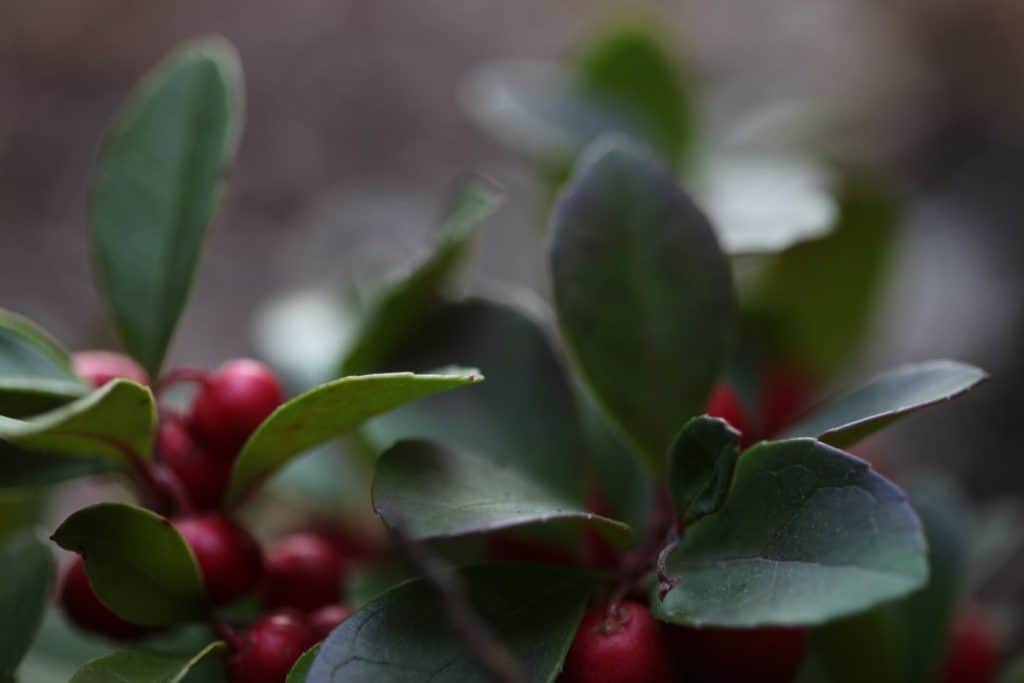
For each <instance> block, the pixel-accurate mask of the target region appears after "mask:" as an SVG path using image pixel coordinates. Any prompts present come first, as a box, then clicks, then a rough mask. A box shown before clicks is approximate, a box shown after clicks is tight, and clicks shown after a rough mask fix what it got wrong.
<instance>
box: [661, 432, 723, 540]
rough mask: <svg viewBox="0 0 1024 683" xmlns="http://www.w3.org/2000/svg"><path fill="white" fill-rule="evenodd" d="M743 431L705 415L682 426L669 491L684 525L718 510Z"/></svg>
mask: <svg viewBox="0 0 1024 683" xmlns="http://www.w3.org/2000/svg"><path fill="white" fill-rule="evenodd" d="M739 455H740V433H739V432H738V431H736V430H735V429H733V428H732V427H731V426H730V425H729V423H728V422H726V421H725V420H720V419H718V418H715V417H708V416H707V415H702V416H700V417H695V418H692V419H691V420H690V421H689V422H687V423H686V424H685V425H683V428H682V429H681V430H679V434H678V435H677V436H676V438H675V441H674V442H673V443H672V447H671V448H670V449H669V456H668V457H669V475H668V481H669V491H670V493H671V494H672V504H673V505H674V506H675V511H676V515H678V516H679V518H680V520H681V521H682V523H683V526H684V527H686V526H689V525H690V524H692V523H693V522H696V521H697V520H698V519H700V518H702V517H707V516H708V515H711V514H714V513H716V512H718V511H719V510H720V509H721V508H722V506H723V505H724V504H725V499H726V497H727V496H728V495H729V487H731V486H732V477H733V473H734V472H735V471H736V461H737V459H738V458H739Z"/></svg>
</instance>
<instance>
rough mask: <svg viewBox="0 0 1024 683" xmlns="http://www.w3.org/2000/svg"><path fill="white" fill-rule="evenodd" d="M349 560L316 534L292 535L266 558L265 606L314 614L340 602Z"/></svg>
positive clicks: (276, 544) (271, 550)
mask: <svg viewBox="0 0 1024 683" xmlns="http://www.w3.org/2000/svg"><path fill="white" fill-rule="evenodd" d="M344 571H345V560H344V558H343V557H342V556H341V553H339V552H338V551H337V549H336V548H335V546H334V544H332V543H331V542H330V541H328V540H326V539H324V538H321V537H320V536H317V535H316V534H292V535H291V536H286V537H284V538H282V539H281V540H280V541H278V542H277V543H275V544H274V545H273V546H271V548H270V550H268V551H267V555H266V580H265V582H264V586H263V604H264V606H266V607H268V608H274V607H294V608H295V609H300V610H303V611H310V610H314V609H317V608H318V607H323V606H324V605H329V604H331V603H333V602H338V600H339V599H340V598H341V580H342V574H343V573H344Z"/></svg>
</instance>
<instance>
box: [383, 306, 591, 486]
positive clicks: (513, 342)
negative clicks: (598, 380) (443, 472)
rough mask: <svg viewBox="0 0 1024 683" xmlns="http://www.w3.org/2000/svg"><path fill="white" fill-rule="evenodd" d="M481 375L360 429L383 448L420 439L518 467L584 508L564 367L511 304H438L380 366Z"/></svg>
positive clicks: (543, 337) (536, 329)
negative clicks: (460, 367)
mask: <svg viewBox="0 0 1024 683" xmlns="http://www.w3.org/2000/svg"><path fill="white" fill-rule="evenodd" d="M450 363H465V364H467V365H472V366H473V367H478V368H480V369H481V370H482V371H483V373H484V374H485V375H486V376H487V381H486V382H483V383H481V384H478V385H475V386H472V387H468V388H466V389H462V390H460V391H454V392H450V393H447V394H441V395H439V396H434V397H431V398H429V399H426V400H424V401H420V402H417V403H414V404H411V405H409V406H405V407H403V408H400V409H399V410H397V411H395V412H393V413H389V414H388V415H385V416H383V417H381V418H378V419H376V420H374V421H373V422H371V423H370V424H369V425H368V430H367V431H368V434H369V435H370V437H371V438H372V440H373V442H374V443H375V445H377V446H378V447H379V448H381V449H384V448H387V447H389V446H391V445H392V444H393V443H395V442H396V441H398V440H401V439H427V440H430V441H437V442H441V443H447V444H451V445H452V446H454V447H456V448H459V449H462V450H465V451H468V452H471V453H476V454H478V455H479V456H480V457H483V458H487V459H489V460H491V461H493V462H495V463H497V464H499V465H502V466H507V467H509V468H513V469H516V470H519V471H520V472H522V473H523V474H524V475H526V476H527V477H529V478H530V479H532V480H534V481H543V482H545V483H546V484H547V485H548V486H549V487H550V488H551V490H552V491H557V492H558V493H559V494H560V495H564V496H566V497H567V498H568V499H571V500H573V501H577V502H580V503H582V501H583V497H584V483H585V482H584V477H582V476H581V471H582V466H583V464H582V459H581V451H582V447H581V440H580V432H579V423H578V419H577V416H576V412H575V410H574V407H573V396H572V391H571V389H570V387H569V383H568V380H567V379H566V377H565V370H564V368H563V366H562V364H561V363H560V362H559V359H558V358H557V356H556V355H555V351H554V349H553V348H552V345H551V342H550V340H549V339H548V337H547V335H546V334H545V332H544V330H542V329H541V327H540V325H539V324H538V323H537V322H536V321H535V320H534V318H533V316H530V315H527V314H526V313H524V312H523V310H522V309H521V308H519V307H513V306H510V305H505V304H499V303H495V302H491V301H484V300H477V299H471V300H467V301H461V302H458V303H451V304H447V305H446V306H444V307H443V308H442V309H441V310H440V311H439V312H438V313H437V314H436V315H435V316H434V317H433V318H431V320H430V322H429V324H428V325H427V326H426V327H424V328H423V329H422V330H419V331H418V333H417V334H416V335H414V336H412V337H410V339H409V342H408V343H407V345H406V346H405V347H404V348H403V349H402V350H401V351H400V352H399V353H398V354H396V355H395V356H394V358H392V359H391V360H390V361H389V363H388V366H387V367H386V368H385V369H389V370H390V369H398V368H407V369H412V370H416V371H424V370H429V369H430V368H435V367H438V366H443V365H447V364H450Z"/></svg>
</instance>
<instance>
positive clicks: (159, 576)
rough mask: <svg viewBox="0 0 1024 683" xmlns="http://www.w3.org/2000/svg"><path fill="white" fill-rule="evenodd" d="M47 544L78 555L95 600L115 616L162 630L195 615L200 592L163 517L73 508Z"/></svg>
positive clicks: (131, 510)
mask: <svg viewBox="0 0 1024 683" xmlns="http://www.w3.org/2000/svg"><path fill="white" fill-rule="evenodd" d="M53 540H54V542H56V543H57V544H58V545H59V546H60V547H62V548H64V549H65V550H71V551H73V552H76V553H79V554H80V555H82V558H83V559H84V560H85V570H86V573H87V574H88V575H89V582H90V583H91V584H92V587H93V589H94V590H95V591H96V595H97V596H98V597H99V599H100V600H101V601H102V602H103V603H104V604H106V605H107V606H108V607H110V609H112V610H114V612H116V613H117V614H118V615H120V616H121V617H123V618H125V619H127V620H129V621H132V622H135V623H137V624H143V625H146V626H164V625H169V624H176V623H179V622H182V621H188V620H191V619H195V618H198V617H201V616H202V615H203V614H204V612H205V608H206V591H205V589H204V587H203V580H202V577H201V575H200V573H199V568H198V566H197V565H196V560H195V557H194V556H193V555H192V551H191V550H189V547H188V545H186V543H185V539H184V538H182V536H181V534H180V533H178V531H177V529H175V528H174V527H173V526H171V523H170V522H168V521H167V520H166V519H164V518H163V517H160V516H159V515H156V514H154V513H152V512H150V511H148V510H144V509H142V508H138V507H134V506H132V505H124V504H121V503H101V504H99V505H93V506H92V507H88V508H85V509H84V510H79V511H78V512H76V513H74V514H73V515H71V516H70V517H68V518H67V519H66V520H64V523H63V524H61V525H60V527H59V528H58V529H57V531H55V532H54V534H53Z"/></svg>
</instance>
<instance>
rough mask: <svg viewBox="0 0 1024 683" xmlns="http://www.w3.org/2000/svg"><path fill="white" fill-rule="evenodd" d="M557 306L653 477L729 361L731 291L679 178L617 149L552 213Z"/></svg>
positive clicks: (593, 165)
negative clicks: (651, 468) (679, 433)
mask: <svg viewBox="0 0 1024 683" xmlns="http://www.w3.org/2000/svg"><path fill="white" fill-rule="evenodd" d="M553 227H554V229H553V232H552V234H551V242H550V259H551V268H552V278H553V287H554V298H555V304H556V308H557V310H558V317H559V322H560V323H561V327H562V331H563V334H564V335H565V337H566V341H567V343H568V345H569V347H570V349H571V350H572V351H573V353H574V355H575V357H576V360H577V362H578V365H579V367H580V369H581V371H582V374H583V375H584V377H585V378H586V379H587V381H588V382H589V384H590V385H591V387H592V388H593V390H594V395H595V397H596V398H597V399H598V401H599V402H600V403H601V405H602V407H603V408H604V409H605V410H606V411H607V412H608V413H609V415H610V417H611V418H613V419H614V421H615V422H616V423H617V424H618V426H619V427H620V429H622V431H623V432H624V433H625V434H626V435H628V436H629V437H630V439H631V440H632V441H633V442H634V443H635V444H636V445H637V446H638V447H639V450H640V452H641V453H643V454H644V455H645V456H646V458H647V462H648V463H649V464H650V465H651V466H652V467H654V468H655V469H656V470H662V471H663V468H664V460H665V453H666V450H667V449H668V446H669V443H670V441H671V439H672V437H673V436H674V435H675V433H676V431H677V430H678V429H679V425H681V424H683V423H684V422H686V420H687V419H689V418H691V417H693V416H694V415H696V414H698V413H700V412H702V410H703V408H704V405H705V403H706V401H707V397H708V395H709V394H710V392H711V387H712V384H713V383H714V381H715V379H716V378H717V377H718V375H719V373H720V371H721V369H722V367H723V365H724V363H725V360H726V357H727V355H728V352H729V347H730V341H731V336H732V323H733V308H734V302H733V286H732V280H731V275H730V270H729V264H728V261H727V260H726V258H725V256H724V255H723V254H722V252H721V250H720V249H719V248H718V244H717V242H716V241H715V236H714V233H713V232H712V229H711V226H710V224H709V223H708V221H707V219H706V218H705V217H704V216H703V214H701V212H700V210H699V209H698V208H697V207H696V206H695V205H694V204H693V202H692V201H691V200H690V198H689V197H688V196H687V195H686V193H685V192H683V190H682V189H681V188H680V187H679V186H678V185H677V184H676V182H675V179H674V178H673V177H672V176H671V175H670V174H669V173H667V172H666V171H665V170H664V169H662V168H660V167H659V166H657V165H655V164H654V163H652V162H651V161H649V160H647V159H646V158H644V157H643V156H642V155H641V154H639V153H638V152H636V151H635V150H632V149H630V148H628V147H627V146H622V145H618V144H615V143H614V142H612V141H610V140H601V141H598V142H596V143H595V144H594V145H593V146H592V147H590V148H589V149H588V151H587V152H586V154H585V157H584V158H583V159H582V160H581V161H580V163H579V165H578V168H577V171H576V174H575V177H574V179H573V180H572V182H571V184H570V185H569V187H567V188H566V190H565V191H564V193H563V194H562V196H561V199H560V200H559V203H558V206H557V207H556V209H555V213H554V219H553Z"/></svg>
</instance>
